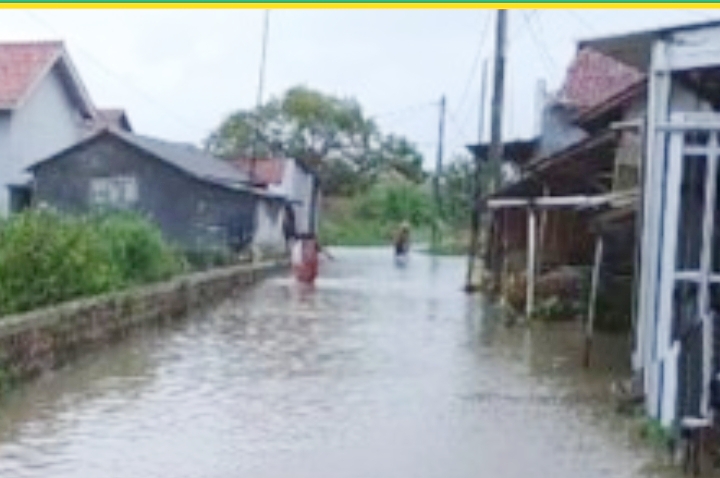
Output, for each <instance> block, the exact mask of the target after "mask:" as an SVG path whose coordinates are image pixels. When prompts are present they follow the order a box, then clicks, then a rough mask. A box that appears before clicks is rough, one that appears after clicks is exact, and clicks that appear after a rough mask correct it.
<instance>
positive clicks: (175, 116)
mask: <svg viewBox="0 0 720 478" xmlns="http://www.w3.org/2000/svg"><path fill="white" fill-rule="evenodd" d="M25 14H26V15H28V16H29V17H30V18H32V19H33V20H35V21H36V22H37V23H39V24H40V25H42V26H44V27H45V28H46V29H47V30H49V31H50V32H51V33H53V34H54V35H58V36H60V37H64V36H65V35H63V33H62V32H60V31H59V30H58V29H57V28H55V27H54V26H53V25H51V24H50V23H49V22H47V21H46V20H45V19H43V18H42V17H40V16H39V15H37V14H36V13H34V12H31V11H25ZM75 47H76V49H77V51H79V52H80V53H82V54H83V55H84V56H85V58H87V59H88V60H90V61H91V62H92V63H94V64H95V66H96V67H98V68H100V69H101V70H103V71H104V72H105V74H106V75H108V76H111V77H113V78H115V79H116V80H118V81H119V82H120V83H122V84H123V85H125V86H127V87H130V88H131V89H133V90H135V92H136V93H138V94H140V95H141V96H143V97H144V98H145V99H146V100H149V101H151V102H153V103H155V105H156V106H157V107H158V108H160V109H163V110H164V112H165V113H166V114H168V115H169V116H171V117H172V118H173V119H174V120H175V121H176V122H178V123H180V124H182V125H183V126H185V127H188V128H192V129H193V130H195V129H197V128H198V126H199V125H195V124H192V121H190V120H189V119H187V118H184V117H183V116H182V115H179V114H178V113H177V112H175V111H173V110H172V109H171V108H168V107H167V105H165V104H164V103H163V102H161V101H159V100H158V99H157V98H155V97H154V96H153V95H151V94H149V93H148V92H146V91H144V90H143V89H142V88H140V87H138V86H137V85H136V84H135V83H133V82H132V81H130V80H129V78H127V77H126V76H124V75H122V74H120V73H118V72H116V71H115V70H113V69H112V68H110V67H108V66H107V65H105V64H104V63H103V62H101V61H100V60H98V59H97V58H95V56H94V55H93V54H91V53H90V52H89V51H87V50H85V49H84V48H82V47H79V46H77V45H76V46H75ZM202 129H205V127H204V126H203V128H202Z"/></svg>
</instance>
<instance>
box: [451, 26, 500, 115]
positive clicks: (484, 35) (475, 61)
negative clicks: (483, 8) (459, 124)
mask: <svg viewBox="0 0 720 478" xmlns="http://www.w3.org/2000/svg"><path fill="white" fill-rule="evenodd" d="M491 19H492V15H491V14H490V13H487V14H486V16H485V24H484V25H483V27H482V30H481V31H482V34H481V35H480V42H479V43H478V48H477V51H476V52H475V56H474V58H473V61H472V66H471V67H470V74H469V75H468V78H467V80H466V81H465V88H463V92H462V94H461V95H460V100H459V101H458V105H457V107H456V108H455V111H454V113H455V114H458V113H459V112H460V110H461V109H462V108H464V106H465V100H466V99H467V95H468V93H469V92H470V86H472V82H473V80H474V79H475V72H476V71H477V67H478V64H479V63H480V57H481V56H482V52H483V49H484V48H485V41H486V39H487V36H488V32H489V31H490V20H491Z"/></svg>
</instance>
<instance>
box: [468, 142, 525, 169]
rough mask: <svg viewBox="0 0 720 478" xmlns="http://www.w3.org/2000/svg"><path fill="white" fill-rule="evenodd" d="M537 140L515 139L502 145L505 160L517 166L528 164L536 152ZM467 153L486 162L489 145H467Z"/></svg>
mask: <svg viewBox="0 0 720 478" xmlns="http://www.w3.org/2000/svg"><path fill="white" fill-rule="evenodd" d="M538 143H539V140H538V138H528V139H515V140H511V141H506V142H504V143H503V156H504V159H505V160H512V161H515V162H517V163H519V164H524V163H526V162H528V161H529V160H530V159H531V158H532V156H533V155H534V154H535V152H536V150H537V146H538ZM466 147H467V149H468V151H470V153H472V155H473V156H474V157H476V158H479V159H480V160H482V161H487V159H488V156H489V154H490V144H489V143H480V144H469V145H467V146H466Z"/></svg>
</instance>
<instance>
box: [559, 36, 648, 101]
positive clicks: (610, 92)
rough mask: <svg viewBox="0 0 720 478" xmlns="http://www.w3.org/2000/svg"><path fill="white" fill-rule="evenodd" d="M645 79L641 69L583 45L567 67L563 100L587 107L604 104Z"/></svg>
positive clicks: (561, 94)
mask: <svg viewBox="0 0 720 478" xmlns="http://www.w3.org/2000/svg"><path fill="white" fill-rule="evenodd" d="M643 79H644V75H643V74H642V73H641V72H640V71H639V70H637V69H635V68H633V67H631V66H628V65H626V64H624V63H621V62H619V61H617V60H615V59H613V58H611V57H609V56H606V55H603V54H602V53H600V52H597V51H595V50H593V49H592V48H583V49H581V50H580V51H579V52H578V54H577V55H576V56H575V59H574V60H573V62H572V64H571V65H570V68H568V72H567V75H566V77H565V84H564V85H563V87H562V89H561V91H560V99H561V100H562V101H563V102H567V103H570V104H571V105H573V106H575V107H577V108H579V109H580V110H585V109H588V108H592V107H595V106H597V105H599V104H601V103H602V102H603V101H605V100H607V99H609V98H611V97H613V96H615V95H617V94H618V93H620V92H622V91H623V90H625V89H627V88H629V87H630V86H633V85H635V84H637V83H638V82H640V81H643Z"/></svg>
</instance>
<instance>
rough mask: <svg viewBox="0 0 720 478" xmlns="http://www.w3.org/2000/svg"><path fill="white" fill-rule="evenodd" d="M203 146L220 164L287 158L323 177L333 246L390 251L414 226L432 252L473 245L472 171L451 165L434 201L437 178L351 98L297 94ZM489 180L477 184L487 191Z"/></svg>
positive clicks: (225, 127) (235, 120) (228, 126)
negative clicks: (434, 237)
mask: <svg viewBox="0 0 720 478" xmlns="http://www.w3.org/2000/svg"><path fill="white" fill-rule="evenodd" d="M205 146H206V148H207V149H208V151H210V152H211V153H213V154H215V155H217V156H219V157H223V158H228V159H232V158H237V157H251V156H255V157H258V158H263V157H269V156H278V155H285V156H288V157H293V158H297V159H299V160H301V161H303V162H304V163H305V164H307V165H310V166H311V167H313V168H314V169H315V170H316V171H317V172H318V174H319V176H320V180H321V184H322V189H323V194H324V197H325V201H324V202H325V210H324V211H323V214H322V215H321V226H320V229H321V231H320V234H321V238H322V239H323V240H324V241H325V242H327V243H329V244H342V245H380V244H388V243H389V242H390V241H391V240H392V237H393V235H394V233H395V231H396V229H397V228H398V226H399V224H400V223H401V222H402V221H404V220H407V221H409V222H410V223H411V224H412V227H413V228H412V237H413V242H418V241H422V242H429V241H428V239H429V237H430V234H429V231H430V229H431V228H432V227H433V226H434V227H435V228H436V230H437V231H439V237H440V239H441V241H440V242H439V243H438V244H436V245H435V246H434V247H433V248H432V249H431V251H430V252H432V253H436V254H465V253H466V250H467V243H468V240H469V234H468V228H469V221H470V210H471V204H472V202H471V196H472V187H473V171H474V164H473V161H472V159H471V158H470V157H469V156H467V155H465V156H458V157H455V158H451V159H450V160H449V161H448V160H446V167H445V169H444V171H443V174H442V176H441V177H440V178H438V179H439V181H438V184H439V191H440V196H441V198H442V204H441V206H440V211H438V210H437V206H436V205H435V204H434V201H433V194H432V192H433V184H434V183H433V181H434V179H435V178H433V177H432V175H430V174H428V173H426V172H425V171H423V169H422V165H423V157H422V155H421V154H420V152H419V151H418V149H417V147H416V146H415V145H414V144H412V143H411V142H409V141H408V140H407V139H406V138H404V137H402V136H398V135H394V134H388V133H385V132H383V131H381V130H380V128H379V127H378V125H377V124H376V122H375V121H374V120H373V118H372V117H371V116H368V115H366V114H365V112H364V111H363V108H362V106H361V105H360V103H359V102H358V101H357V100H356V99H354V98H340V97H337V96H333V95H329V94H326V93H322V92H320V91H316V90H313V89H311V88H307V87H305V86H296V87H293V88H290V89H289V90H287V91H286V92H285V93H284V94H283V95H281V96H279V97H275V98H271V99H270V100H269V101H268V102H267V103H266V104H264V105H262V106H260V107H259V108H254V109H249V110H239V111H236V112H234V113H232V114H231V115H229V116H228V117H227V118H226V119H225V120H224V121H223V122H222V123H221V124H220V125H218V127H217V128H216V129H215V130H214V131H213V132H212V133H211V134H210V135H209V137H208V138H207V139H206V141H205ZM486 177H487V175H483V176H482V177H481V178H480V179H481V181H482V183H483V184H486V183H487V181H486Z"/></svg>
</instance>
